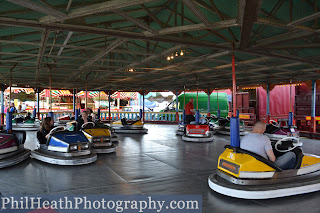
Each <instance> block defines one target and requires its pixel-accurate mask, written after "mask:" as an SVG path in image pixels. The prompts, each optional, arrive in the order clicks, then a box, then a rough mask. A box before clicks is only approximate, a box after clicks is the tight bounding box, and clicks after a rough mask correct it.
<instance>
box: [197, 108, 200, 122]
mask: <svg viewBox="0 0 320 213" xmlns="http://www.w3.org/2000/svg"><path fill="white" fill-rule="evenodd" d="M199 120H200V111H199V110H196V124H199Z"/></svg>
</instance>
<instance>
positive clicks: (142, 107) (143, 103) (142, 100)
mask: <svg viewBox="0 0 320 213" xmlns="http://www.w3.org/2000/svg"><path fill="white" fill-rule="evenodd" d="M144 94H145V91H143V95H142V116H143V117H142V118H143V119H142V121H143V122H144V116H145V115H144Z"/></svg>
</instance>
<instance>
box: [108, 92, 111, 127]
mask: <svg viewBox="0 0 320 213" xmlns="http://www.w3.org/2000/svg"><path fill="white" fill-rule="evenodd" d="M110 102H111V91H110V90H109V91H108V111H109V112H108V113H109V118H108V120H109V123H110V122H111V109H110V107H111V104H110Z"/></svg>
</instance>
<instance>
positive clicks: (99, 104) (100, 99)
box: [97, 90, 101, 120]
mask: <svg viewBox="0 0 320 213" xmlns="http://www.w3.org/2000/svg"><path fill="white" fill-rule="evenodd" d="M100 93H101V92H100V90H99V107H98V113H97V115H98V119H99V120H100V102H101V97H100Z"/></svg>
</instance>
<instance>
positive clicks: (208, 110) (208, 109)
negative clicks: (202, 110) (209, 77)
mask: <svg viewBox="0 0 320 213" xmlns="http://www.w3.org/2000/svg"><path fill="white" fill-rule="evenodd" d="M207 117H210V89H208V103H207Z"/></svg>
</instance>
